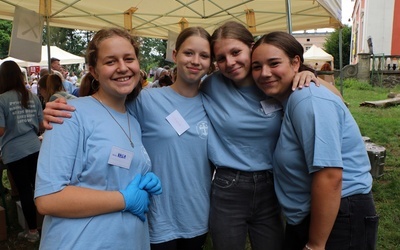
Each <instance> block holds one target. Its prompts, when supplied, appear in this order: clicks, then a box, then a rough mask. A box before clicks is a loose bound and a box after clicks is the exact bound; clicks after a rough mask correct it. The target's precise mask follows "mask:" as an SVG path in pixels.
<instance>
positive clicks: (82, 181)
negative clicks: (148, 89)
mask: <svg viewBox="0 0 400 250" xmlns="http://www.w3.org/2000/svg"><path fill="white" fill-rule="evenodd" d="M138 54H139V49H138V46H137V45H136V42H135V40H134V38H133V37H132V36H131V35H130V34H129V33H128V32H127V31H125V30H122V29H117V28H109V29H102V30H100V31H98V32H97V33H96V34H95V35H94V37H93V39H92V40H91V41H90V43H89V45H88V48H87V55H86V56H87V62H88V64H89V71H90V74H91V75H92V76H93V78H94V81H93V84H94V85H96V88H97V92H96V93H95V94H93V95H92V96H87V97H81V98H77V99H73V100H69V103H70V104H71V105H74V106H75V107H76V110H75V112H74V116H73V117H72V118H71V119H68V120H66V121H65V122H64V124H63V125H58V124H57V125H54V128H53V129H52V130H49V131H46V133H45V134H44V138H43V142H42V148H41V152H40V155H39V161H38V171H37V178H36V189H35V199H36V204H37V207H38V210H39V211H40V213H41V214H44V215H45V219H44V223H43V229H42V238H41V242H40V249H60V248H63V249H137V250H146V249H149V248H150V242H149V232H148V220H147V219H146V213H147V211H148V204H149V198H150V196H153V195H154V196H156V195H159V194H161V193H162V188H161V183H160V181H159V179H158V177H157V176H156V175H155V174H153V173H152V172H150V170H151V162H150V159H149V158H148V155H147V152H146V150H145V148H144V147H143V144H142V140H141V130H140V126H139V123H138V122H137V120H136V119H135V117H134V116H132V115H131V114H129V113H128V111H127V109H126V105H128V104H129V103H131V102H132V101H133V100H134V99H135V98H136V96H137V95H138V93H139V91H140V85H139V80H140V72H139V70H140V69H139V61H138V58H137V55H138ZM49 77H51V75H49ZM61 141H62V142H63V147H59V143H60V142H61ZM154 196H153V197H154Z"/></svg>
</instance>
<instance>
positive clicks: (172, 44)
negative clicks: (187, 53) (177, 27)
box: [165, 31, 178, 62]
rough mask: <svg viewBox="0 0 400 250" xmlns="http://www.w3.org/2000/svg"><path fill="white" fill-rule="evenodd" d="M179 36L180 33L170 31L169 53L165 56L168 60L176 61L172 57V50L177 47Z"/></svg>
mask: <svg viewBox="0 0 400 250" xmlns="http://www.w3.org/2000/svg"><path fill="white" fill-rule="evenodd" d="M177 38H178V33H175V32H172V31H168V41H167V55H166V56H165V60H166V61H168V62H174V59H173V57H172V52H173V51H174V49H175V45H176V39H177Z"/></svg>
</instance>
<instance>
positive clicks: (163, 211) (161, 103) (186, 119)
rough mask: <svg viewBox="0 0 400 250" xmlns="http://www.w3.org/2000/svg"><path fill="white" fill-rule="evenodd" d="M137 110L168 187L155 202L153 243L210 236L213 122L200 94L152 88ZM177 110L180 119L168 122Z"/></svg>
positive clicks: (157, 169) (152, 155) (155, 163)
mask: <svg viewBox="0 0 400 250" xmlns="http://www.w3.org/2000/svg"><path fill="white" fill-rule="evenodd" d="M131 108H132V112H133V113H134V114H136V116H137V118H138V121H139V122H140V125H141V127H142V140H143V144H144V145H145V147H146V149H147V150H148V152H149V156H150V159H151V161H152V165H153V172H154V173H155V174H156V175H157V176H158V177H159V178H160V179H161V183H162V186H163V193H162V194H161V195H156V196H153V197H152V198H151V204H150V211H149V213H148V218H149V227H150V241H151V243H155V244H156V243H162V242H167V241H171V240H174V239H178V238H193V237H196V236H200V235H202V234H205V233H207V231H208V215H209V207H210V189H211V169H210V166H209V162H208V158H207V137H208V129H209V120H208V118H207V116H206V113H205V111H204V108H203V104H202V100H201V96H200V94H199V95H197V96H195V97H192V98H188V97H184V96H181V95H179V94H178V93H176V92H175V91H174V90H173V89H172V88H171V87H163V88H148V89H144V90H142V92H141V93H140V95H139V97H138V98H137V100H136V102H135V105H132V107H131ZM174 111H176V115H175V116H173V115H172V116H171V117H170V119H169V121H168V120H167V117H168V116H170V115H171V114H173V112H174ZM179 117H181V118H182V119H181V120H180V119H179ZM184 123H187V124H188V125H189V128H188V129H187V130H186V131H184V132H183V133H182V134H181V135H179V134H178V132H177V131H179V129H178V128H183V127H184ZM174 126H175V128H176V129H175V128H174ZM183 130H184V129H183Z"/></svg>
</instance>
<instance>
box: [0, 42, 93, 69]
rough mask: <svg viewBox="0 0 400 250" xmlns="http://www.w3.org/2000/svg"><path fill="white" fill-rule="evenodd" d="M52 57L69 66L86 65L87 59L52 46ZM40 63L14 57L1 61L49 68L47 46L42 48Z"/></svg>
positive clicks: (22, 65)
mask: <svg viewBox="0 0 400 250" xmlns="http://www.w3.org/2000/svg"><path fill="white" fill-rule="evenodd" d="M50 55H51V57H55V58H58V59H60V63H61V65H67V64H83V63H85V58H84V57H81V56H76V55H74V54H71V53H69V52H67V51H65V50H62V49H60V48H58V47H57V46H50ZM41 58H42V59H41V61H40V62H27V61H23V60H20V59H16V58H13V57H7V58H4V59H3V60H1V61H0V64H1V62H3V61H6V60H12V61H14V62H16V63H17V64H18V65H19V66H20V67H30V66H41V67H47V66H48V64H49V63H48V55H47V46H42V57H41Z"/></svg>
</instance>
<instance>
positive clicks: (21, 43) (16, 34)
mask: <svg viewBox="0 0 400 250" xmlns="http://www.w3.org/2000/svg"><path fill="white" fill-rule="evenodd" d="M43 20H44V19H43V17H42V16H41V15H39V14H38V13H36V12H34V11H31V10H28V9H25V8H22V7H19V6H16V7H15V15H14V20H13V28H12V33H11V41H10V50H9V53H8V55H9V56H11V57H14V58H17V59H21V60H25V61H30V62H40V60H41V57H42V33H43Z"/></svg>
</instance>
